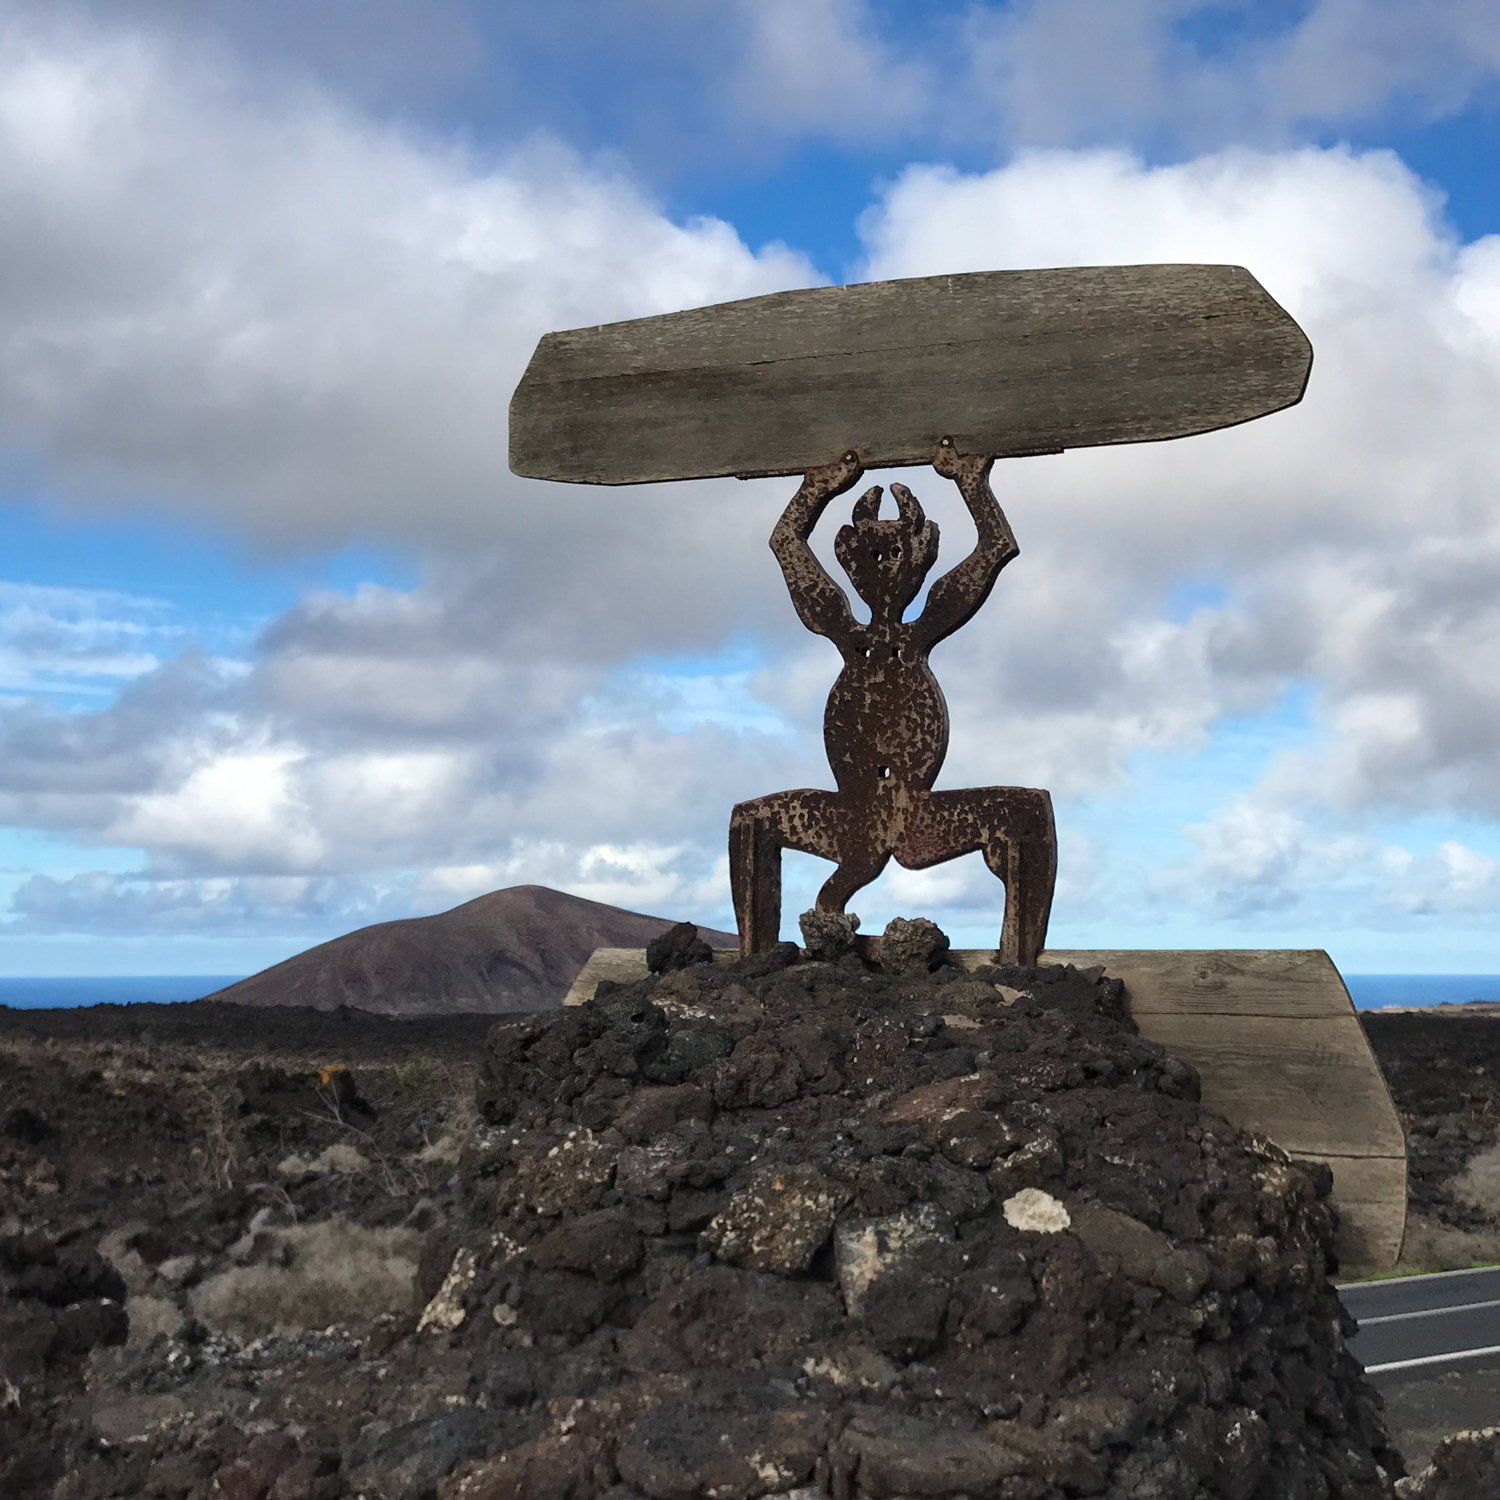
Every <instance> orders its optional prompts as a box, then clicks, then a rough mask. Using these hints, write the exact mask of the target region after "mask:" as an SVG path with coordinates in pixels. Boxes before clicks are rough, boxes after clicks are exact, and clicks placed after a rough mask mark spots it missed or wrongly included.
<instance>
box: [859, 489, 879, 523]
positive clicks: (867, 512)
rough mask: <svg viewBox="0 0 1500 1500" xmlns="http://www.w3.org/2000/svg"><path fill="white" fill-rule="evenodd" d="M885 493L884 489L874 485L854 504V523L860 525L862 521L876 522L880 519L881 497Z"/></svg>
mask: <svg viewBox="0 0 1500 1500" xmlns="http://www.w3.org/2000/svg"><path fill="white" fill-rule="evenodd" d="M884 493H885V490H884V488H883V487H882V486H881V485H878V484H872V485H871V486H870V488H869V489H867V490H866V491H865V492H864V494H863V495H861V496H860V497H859V499H858V500H856V501H855V502H854V522H855V524H856V525H858V524H859V523H860V522H861V521H874V520H878V519H879V517H880V497H881V496H882V495H883V494H884Z"/></svg>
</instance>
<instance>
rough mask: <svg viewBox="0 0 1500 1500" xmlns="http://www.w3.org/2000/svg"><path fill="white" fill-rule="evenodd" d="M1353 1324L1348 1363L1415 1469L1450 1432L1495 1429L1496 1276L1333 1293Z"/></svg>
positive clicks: (1499, 1333) (1425, 1279) (1499, 1304)
mask: <svg viewBox="0 0 1500 1500" xmlns="http://www.w3.org/2000/svg"><path fill="white" fill-rule="evenodd" d="M1339 1296H1340V1299H1341V1300H1342V1301H1343V1304H1344V1306H1345V1307H1347V1308H1348V1309H1349V1311H1350V1312H1351V1313H1352V1314H1353V1315H1354V1316H1355V1317H1356V1318H1357V1319H1358V1320H1359V1332H1358V1333H1357V1334H1356V1335H1355V1336H1354V1338H1353V1339H1351V1340H1350V1342H1349V1348H1350V1350H1351V1352H1352V1353H1353V1354H1354V1357H1355V1358H1356V1359H1358V1360H1359V1362H1360V1363H1361V1364H1362V1365H1363V1366H1364V1367H1365V1373H1366V1374H1367V1375H1369V1377H1370V1379H1371V1381H1372V1382H1373V1384H1374V1385H1375V1387H1376V1389H1377V1390H1379V1392H1380V1393H1381V1395H1382V1396H1383V1397H1384V1398H1385V1409H1386V1420H1387V1423H1388V1426H1389V1428H1390V1431H1391V1435H1392V1437H1393V1438H1394V1440H1395V1442H1396V1445H1397V1446H1398V1447H1399V1448H1400V1449H1401V1452H1402V1455H1403V1457H1404V1458H1405V1459H1406V1463H1407V1467H1408V1468H1409V1469H1414V1468H1417V1467H1419V1466H1420V1465H1421V1464H1423V1463H1425V1462H1426V1460H1427V1458H1428V1456H1429V1455H1430V1454H1431V1452H1432V1449H1433V1448H1434V1447H1435V1446H1436V1445H1437V1443H1438V1442H1439V1441H1440V1440H1441V1439H1442V1438H1443V1437H1445V1436H1447V1435H1448V1434H1449V1433H1453V1432H1460V1431H1463V1430H1464V1429H1465V1428H1473V1427H1491V1426H1496V1425H1500V1269H1496V1270H1486V1271H1448V1272H1443V1273H1441V1274H1438V1275H1434V1276H1406V1277H1402V1278H1400V1279H1398V1280H1392V1281H1370V1282H1362V1283H1356V1284H1352V1285H1348V1286H1341V1287H1340V1288H1339Z"/></svg>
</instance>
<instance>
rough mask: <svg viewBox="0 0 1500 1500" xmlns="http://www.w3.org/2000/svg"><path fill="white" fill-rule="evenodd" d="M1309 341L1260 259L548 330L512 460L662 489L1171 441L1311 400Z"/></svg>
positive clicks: (982, 281) (968, 282)
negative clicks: (661, 484) (822, 468)
mask: <svg viewBox="0 0 1500 1500" xmlns="http://www.w3.org/2000/svg"><path fill="white" fill-rule="evenodd" d="M1311 365H1312V348H1311V345H1310V344H1309V343H1308V341H1307V338H1306V336H1305V335H1304V334H1303V332H1302V330H1301V329H1300V328H1299V327H1298V326H1297V324H1296V323H1295V322H1294V321H1293V320H1292V319H1291V318H1290V317H1288V316H1287V314H1286V313H1285V312H1284V311H1283V310H1282V309H1281V307H1280V306H1278V305H1277V303H1276V302H1275V301H1273V300H1272V298H1271V297H1270V296H1269V295H1268V294H1267V293H1266V291H1265V289H1264V288H1263V287H1262V286H1261V285H1260V283H1259V282H1258V281H1256V279H1255V278H1254V277H1253V276H1252V275H1251V274H1250V273H1249V272H1248V271H1246V270H1245V269H1243V267H1240V266H1222V265H1147V266H1079V267H1069V268H1065V269H1060V270H1049V271H982V272H975V273H973V274H970V275H962V276H925V277H919V278H916V279H913V280H902V281H874V282H867V283H863V284H859V285H854V286H836V287H814V288H810V289H808V290H805V291H795V292H777V293H774V294H772V295H771V296H768V297H749V298H746V299H744V300H743V301H739V302H724V303H720V304H718V305H717V306H715V307H704V308H695V309H693V310H691V311H688V312H678V313H667V314H665V315H663V316H661V317H654V318H634V319H631V320H630V321H629V322H624V323H606V324H603V325H601V326H599V327H595V328H574V329H568V330H565V331H563V332H559V333H549V334H547V335H546V336H545V337H544V338H543V339H542V340H541V342H540V343H539V344H538V345H537V349H536V352H535V354H534V355H533V356H532V359H531V363H530V365H529V366H528V367H527V370H526V374H525V376H524V377H523V378H522V380H521V383H520V385H519V386H518V387H517V389H516V392H515V395H514V397H513V398H512V400H511V405H510V466H511V468H512V470H514V472H515V473H517V474H521V475H525V476H527V477H529V478H533V479H553V480H566V481H570V482H573V483H580V484H645V483H648V482H651V481H662V480H676V479H707V478H711V477H714V476H718V475H729V474H738V475H743V476H747V477H748V476H752V475H768V474H801V473H805V472H806V471H807V470H809V469H811V468H813V467H815V466H817V465H821V464H826V463H828V462H830V461H831V460H832V459H834V458H835V457H837V456H838V455H839V454H841V453H844V452H846V451H849V450H853V451H854V452H856V453H857V454H858V455H859V459H860V462H861V464H862V467H863V468H865V469H867V470H868V469H878V468H888V467H892V466H895V465H907V464H925V463H929V462H931V459H932V454H933V452H934V450H935V449H936V448H937V445H938V442H939V440H940V439H941V438H943V437H948V438H950V439H951V441H952V445H953V447H954V448H955V449H956V451H958V452H961V453H973V454H982V455H986V456H989V457H997V458H1003V457H1011V456H1016V455H1020V454H1027V453H1057V452H1060V451H1062V450H1063V449H1065V448H1079V447H1091V446H1096V445H1099V444H1107V443H1139V442H1152V441H1157V440H1160V439H1162V438H1174V437H1186V436H1189V435H1190V434H1192V433H1197V432H1209V431H1212V430H1213V429H1215V428H1218V427H1230V426H1233V425H1234V424H1236V423H1239V422H1248V421H1250V420H1251V419H1252V418H1255V417H1262V416H1266V415H1267V414H1269V413H1270V412H1274V411H1279V410H1281V409H1282V408H1283V407H1287V406H1291V405H1293V404H1294V403H1296V402H1297V401H1298V400H1300V399H1301V396H1302V392H1303V389H1304V387H1305V386H1306V384H1307V376H1308V371H1309V369H1310V368H1311Z"/></svg>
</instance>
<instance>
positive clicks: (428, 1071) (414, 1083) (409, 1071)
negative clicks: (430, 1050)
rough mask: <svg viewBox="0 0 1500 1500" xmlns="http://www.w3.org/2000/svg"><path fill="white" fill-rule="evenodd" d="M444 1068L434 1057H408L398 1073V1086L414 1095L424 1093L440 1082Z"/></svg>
mask: <svg viewBox="0 0 1500 1500" xmlns="http://www.w3.org/2000/svg"><path fill="white" fill-rule="evenodd" d="M441 1073H442V1066H441V1064H440V1063H439V1062H438V1061H437V1059H436V1058H433V1057H424V1056H422V1055H420V1054H419V1055H417V1056H415V1057H408V1058H407V1059H406V1061H405V1062H404V1063H402V1064H401V1067H400V1068H399V1069H398V1070H397V1072H396V1082H397V1084H398V1085H399V1086H400V1087H401V1088H403V1089H406V1090H408V1091H410V1092H412V1093H424V1092H426V1091H427V1090H428V1089H430V1088H432V1086H433V1085H434V1084H435V1083H436V1082H437V1081H438V1078H439V1076H440V1075H441Z"/></svg>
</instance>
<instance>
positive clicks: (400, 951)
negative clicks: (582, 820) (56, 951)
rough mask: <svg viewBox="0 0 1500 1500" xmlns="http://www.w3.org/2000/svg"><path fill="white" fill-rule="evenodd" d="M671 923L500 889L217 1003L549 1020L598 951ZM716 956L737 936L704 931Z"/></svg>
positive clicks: (543, 891)
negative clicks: (540, 1015)
mask: <svg viewBox="0 0 1500 1500" xmlns="http://www.w3.org/2000/svg"><path fill="white" fill-rule="evenodd" d="M672 925H673V924H672V921H671V920H670V919H668V918H666V917H647V916H642V915H641V914H640V913H639V912H633V911H621V910H620V908H619V907H617V906H605V905H604V904H603V902H600V901H585V900H584V899H583V898H582V897H580V896H567V895H564V894H563V893H562V892H561V891H554V890H549V889H548V888H547V887H546V886H544V885H517V886H512V887H510V888H509V889H508V890H503V891H491V892H490V894H489V895H487V896H479V897H476V898H475V899H474V900H473V901H466V902H465V903H464V904H463V905H462V906H455V907H454V908H453V910H452V911H445V912H442V913H440V914H439V915H437V916H435V917H410V918H407V919H406V920H404V921H400V922H379V923H376V925H375V926H373V927H361V928H360V929H359V930H358V931H357V932H351V933H347V934H346V935H345V936H344V937H339V938H334V939H333V941H332V942H328V943H319V944H318V946H317V947H316V948H309V949H308V950H307V952H306V953H299V954H297V955H296V957H295V958H289V959H287V960H285V961H284V962H283V963H279V964H276V965H275V966H274V967H272V968H269V969H263V970H261V972H260V973H259V974H252V975H251V976H250V977H249V978H248V979H242V980H241V981H240V982H239V983H238V984H232V985H230V986H229V987H228V988H227V989H222V990H219V991H217V992H216V993H215V994H213V995H210V996H209V997H208V998H209V999H210V1000H233V1001H235V1002H236V1003H237V1004H239V1005H310V1006H313V1007H315V1008H317V1009H319V1010H332V1009H333V1008H334V1007H336V1006H339V1005H354V1006H358V1007H359V1008H360V1009H361V1010H370V1011H378V1012H380V1013H381V1014H384V1015H422V1014H428V1015H433V1014H446V1013H451V1012H456V1011H494V1012H497V1013H498V1012H504V1011H518V1010H546V1009H548V1008H549V1007H551V1006H554V1005H560V1004H561V1003H562V998H563V996H564V995H565V994H567V992H568V986H569V985H571V984H572V983H573V980H574V979H575V978H576V977H577V974H578V971H579V969H581V968H582V967H583V965H584V962H585V960H586V959H587V958H588V956H589V954H591V953H592V952H593V951H594V949H595V948H644V947H645V946H646V944H647V943H648V942H649V941H650V940H651V939H652V938H654V937H655V936H657V934H658V933H662V932H665V931H666V930H667V929H668V928H669V927H671V926H672ZM701 932H702V937H703V939H704V941H705V942H707V943H708V944H709V945H710V946H711V947H714V948H733V947H735V946H737V944H738V942H739V939H738V938H737V937H736V936H735V934H734V933H732V932H719V931H717V930H715V929H714V928H703V929H702V930H701Z"/></svg>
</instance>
